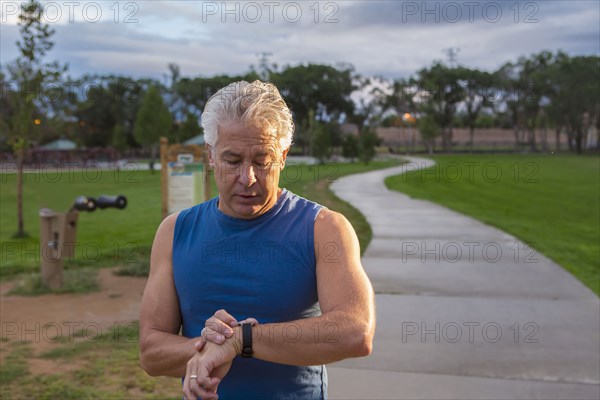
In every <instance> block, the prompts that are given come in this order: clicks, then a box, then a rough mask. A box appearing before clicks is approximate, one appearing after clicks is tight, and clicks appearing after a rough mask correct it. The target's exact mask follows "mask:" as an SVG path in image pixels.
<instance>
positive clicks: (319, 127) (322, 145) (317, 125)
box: [305, 110, 332, 164]
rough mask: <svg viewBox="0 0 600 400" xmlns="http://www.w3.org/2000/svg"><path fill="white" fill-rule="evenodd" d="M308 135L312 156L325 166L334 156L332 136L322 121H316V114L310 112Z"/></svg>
mask: <svg viewBox="0 0 600 400" xmlns="http://www.w3.org/2000/svg"><path fill="white" fill-rule="evenodd" d="M305 126H306V127H307V129H306V134H307V135H308V136H309V138H310V143H311V146H310V148H311V155H312V156H313V157H315V158H316V159H317V160H319V163H321V164H323V163H325V161H327V160H329V158H330V157H331V154H332V146H331V145H332V143H331V135H330V134H329V132H328V131H327V130H326V129H325V126H324V124H323V123H321V122H320V121H317V120H316V119H315V112H314V111H313V110H309V112H308V119H307V121H306V123H305Z"/></svg>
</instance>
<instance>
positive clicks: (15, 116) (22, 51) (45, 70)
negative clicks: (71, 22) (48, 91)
mask: <svg viewBox="0 0 600 400" xmlns="http://www.w3.org/2000/svg"><path fill="white" fill-rule="evenodd" d="M42 13H43V8H42V5H41V4H40V3H39V2H37V1H35V0H30V1H29V2H28V3H23V4H21V13H20V14H19V26H20V34H21V37H20V40H18V41H17V47H18V48H19V57H18V58H17V60H16V61H15V63H14V64H12V65H10V66H9V67H8V70H9V72H10V75H11V78H12V81H13V82H14V83H16V85H17V91H16V93H15V95H14V96H12V98H11V99H10V100H11V101H10V102H11V109H12V111H13V113H12V115H11V118H10V122H9V130H10V131H11V139H12V140H11V144H12V148H13V152H14V153H15V155H16V158H17V224H18V226H17V232H16V234H15V235H14V236H15V237H26V236H28V235H27V233H26V232H25V228H24V221H23V163H24V159H25V156H26V152H27V149H28V148H29V146H30V143H31V140H32V139H33V134H34V132H35V130H34V129H33V127H34V125H33V122H34V115H36V113H38V112H39V111H38V110H39V107H40V106H41V105H42V103H43V96H39V95H40V94H42V88H43V87H44V86H43V85H44V83H47V82H50V81H56V80H58V79H59V78H60V76H61V75H62V73H64V72H65V71H66V69H67V67H66V66H61V65H60V64H58V63H57V62H53V63H43V62H42V60H43V58H44V56H45V55H46V53H48V52H49V51H50V50H51V49H52V47H53V46H54V43H53V42H52V41H51V40H50V39H51V37H52V35H53V34H54V30H53V29H50V25H48V24H46V23H43V22H42Z"/></svg>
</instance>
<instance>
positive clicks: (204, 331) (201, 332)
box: [200, 327, 206, 337]
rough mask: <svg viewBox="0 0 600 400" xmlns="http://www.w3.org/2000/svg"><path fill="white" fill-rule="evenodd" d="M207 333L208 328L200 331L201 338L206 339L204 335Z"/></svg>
mask: <svg viewBox="0 0 600 400" xmlns="http://www.w3.org/2000/svg"><path fill="white" fill-rule="evenodd" d="M205 333H206V327H204V328H202V330H201V331H200V336H202V337H205V335H204V334H205Z"/></svg>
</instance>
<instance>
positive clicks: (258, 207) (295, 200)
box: [140, 81, 375, 399]
mask: <svg viewBox="0 0 600 400" xmlns="http://www.w3.org/2000/svg"><path fill="white" fill-rule="evenodd" d="M202 125H203V128H204V132H205V142H206V143H207V151H208V154H209V157H210V163H211V165H213V167H214V173H215V175H214V176H215V180H216V184H217V187H218V191H219V196H218V197H216V198H214V199H211V200H209V201H207V202H205V203H202V204H199V205H197V206H195V207H192V208H190V209H187V210H184V211H181V212H180V213H177V214H173V215H170V216H169V217H167V218H166V219H165V220H164V221H163V222H162V224H161V225H160V227H159V228H158V231H157V233H156V237H155V240H154V244H153V247H152V256H151V268H150V276H149V278H148V283H147V286H146V290H145V291H144V296H143V299H142V305H141V315H140V351H141V364H142V367H143V368H144V369H145V370H146V372H148V374H150V375H153V376H156V375H167V376H175V377H184V380H183V393H184V395H185V398H186V399H194V398H196V397H201V398H202V399H216V398H217V397H218V396H221V397H222V398H224V399H239V398H243V399H254V398H256V399H289V398H297V399H325V398H327V373H326V370H325V367H324V365H323V364H327V363H330V362H334V361H338V360H341V359H344V358H348V357H361V356H366V355H368V354H370V352H371V347H372V340H373V335H374V331H375V312H374V296H373V290H372V287H371V284H370V282H369V280H368V278H367V276H366V274H365V272H364V270H363V268H362V266H361V263H360V251H359V245H358V240H357V238H356V234H355V232H354V230H353V229H352V226H351V225H350V223H349V222H348V221H347V220H346V218H345V217H344V216H342V215H341V214H338V213H336V212H333V211H330V210H328V209H326V208H324V207H322V206H320V205H318V204H316V203H313V202H310V201H308V200H306V199H303V198H301V197H299V196H296V195H294V194H292V193H291V192H289V191H287V190H286V189H282V188H280V187H279V176H280V173H281V171H282V170H283V167H284V164H285V160H286V157H287V154H288V151H289V147H290V145H291V142H292V135H293V130H294V128H293V122H292V116H291V112H290V110H289V109H288V107H287V105H286V104H285V102H284V101H283V99H282V98H281V95H280V94H279V92H278V90H277V89H276V88H275V86H273V85H272V84H265V83H262V82H259V81H255V82H253V83H248V82H236V83H233V84H231V85H229V86H227V87H225V88H223V89H221V90H220V91H219V92H217V93H216V94H215V95H214V96H213V97H212V98H211V99H209V101H208V102H207V104H206V107H205V110H204V113H203V115H202ZM217 310H218V311H217ZM215 311H217V312H216V313H215V314H214V315H213V313H214V312H215ZM242 319H244V320H245V321H246V322H247V321H259V322H260V324H257V323H254V324H252V325H250V324H243V325H242V326H238V325H237V324H236V322H237V321H238V320H242ZM203 328H205V329H203ZM180 329H181V330H182V335H179V332H180ZM204 343H206V344H204ZM239 355H242V357H238V356H239Z"/></svg>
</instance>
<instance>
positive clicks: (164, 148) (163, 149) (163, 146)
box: [160, 136, 169, 219]
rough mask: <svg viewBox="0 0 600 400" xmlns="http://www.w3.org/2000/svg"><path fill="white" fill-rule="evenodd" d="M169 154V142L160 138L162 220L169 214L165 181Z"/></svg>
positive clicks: (167, 177) (167, 187) (166, 183)
mask: <svg viewBox="0 0 600 400" xmlns="http://www.w3.org/2000/svg"><path fill="white" fill-rule="evenodd" d="M168 152H169V140H168V139H167V138H166V137H164V136H163V137H161V138H160V187H161V193H162V218H163V219H165V218H167V215H168V213H169V210H168V207H169V205H168V199H169V193H168V190H169V185H168V181H167V179H169V175H168V171H167V168H168V166H167V159H168V156H169V155H168Z"/></svg>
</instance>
